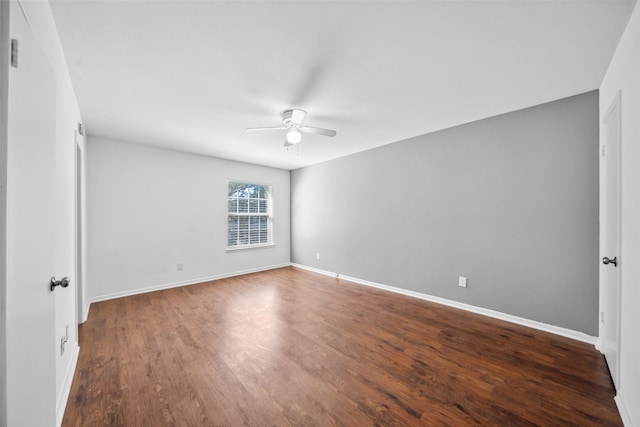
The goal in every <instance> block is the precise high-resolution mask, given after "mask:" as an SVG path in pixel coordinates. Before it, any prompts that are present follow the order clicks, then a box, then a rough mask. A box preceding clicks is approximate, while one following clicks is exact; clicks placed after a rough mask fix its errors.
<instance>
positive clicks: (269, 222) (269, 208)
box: [227, 179, 274, 251]
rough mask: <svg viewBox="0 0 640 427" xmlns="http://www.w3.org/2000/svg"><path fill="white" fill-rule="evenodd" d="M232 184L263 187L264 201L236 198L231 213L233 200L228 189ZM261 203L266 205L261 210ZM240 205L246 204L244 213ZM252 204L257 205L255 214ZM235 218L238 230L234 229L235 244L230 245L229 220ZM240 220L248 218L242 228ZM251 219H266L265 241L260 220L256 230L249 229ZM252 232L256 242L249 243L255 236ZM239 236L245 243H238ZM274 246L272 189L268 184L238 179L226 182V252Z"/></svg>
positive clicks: (261, 199) (251, 198)
mask: <svg viewBox="0 0 640 427" xmlns="http://www.w3.org/2000/svg"><path fill="white" fill-rule="evenodd" d="M232 184H244V185H248V186H259V187H265V188H266V192H267V197H266V199H265V198H263V197H255V198H253V197H249V198H245V197H236V198H235V200H236V203H235V208H236V210H235V211H233V210H232V209H231V208H232V206H233V203H232V201H233V200H234V198H232V197H230V195H229V188H230V186H231V185H232ZM262 201H264V203H265V204H266V206H265V208H261V206H262ZM242 204H246V211H244V207H242V206H241V205H242ZM252 204H253V205H254V206H255V205H257V206H258V208H257V210H258V211H257V212H256V211H254V212H252V210H253V209H252V208H251V206H252ZM232 218H237V219H238V220H237V221H236V224H237V225H238V228H237V229H236V237H237V240H236V244H230V238H231V233H232V232H233V230H232V229H231V223H232V221H231V219H232ZM241 218H248V220H247V222H246V224H244V226H242V225H241ZM252 218H265V219H266V236H265V237H266V240H265V239H264V238H263V236H262V235H261V234H262V233H261V232H262V231H263V228H262V224H261V222H262V221H260V219H258V228H257V229H253V228H252V227H251V220H252ZM252 231H255V232H256V233H257V235H258V241H257V242H254V243H251V240H253V239H252V237H253V236H255V234H252ZM241 235H242V236H244V237H242V240H247V242H246V243H240V239H241ZM271 246H274V243H273V188H272V186H271V185H270V184H264V183H259V182H251V181H246V180H240V179H229V180H228V181H227V251H237V250H242V249H253V248H264V247H271Z"/></svg>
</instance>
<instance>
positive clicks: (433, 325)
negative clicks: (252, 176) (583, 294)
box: [63, 268, 622, 427]
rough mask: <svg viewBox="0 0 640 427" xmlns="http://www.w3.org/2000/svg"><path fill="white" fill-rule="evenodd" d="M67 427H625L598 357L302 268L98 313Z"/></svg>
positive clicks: (154, 296)
mask: <svg viewBox="0 0 640 427" xmlns="http://www.w3.org/2000/svg"><path fill="white" fill-rule="evenodd" d="M80 346H81V349H80V359H79V362H78V368H77V371H76V374H75V377H74V380H73V386H72V389H71V395H70V397H69V403H68V405H67V409H66V412H65V416H64V421H63V425H64V426H83V427H84V426H98V425H99V426H104V425H108V426H153V427H157V426H242V425H247V426H267V425H274V426H289V425H291V426H326V425H342V426H367V425H381V426H416V425H437V426H445V425H450V426H466V425H487V426H533V425H538V426H554V425H557V426H570V425H574V426H621V425H622V422H621V420H620V417H619V416H618V413H617V411H616V408H615V404H614V401H613V397H614V391H613V387H612V385H611V380H610V378H609V375H608V372H607V368H606V365H605V362H604V360H603V357H602V355H601V354H600V353H598V352H597V351H596V350H595V349H594V348H593V346H591V345H588V344H584V343H581V342H577V341H573V340H571V339H567V338H562V337H558V336H555V335H552V334H548V333H544V332H540V331H536V330H532V329H528V328H525V327H521V326H516V325H513V324H510V323H505V322H501V321H498V320H495V319H490V318H486V317H483V316H479V315H475V314H472V313H467V312H464V311H460V310H457V309H453V308H449V307H445V306H441V305H438V304H433V303H429V302H425V301H422V300H418V299H413V298H409V297H404V296H401V295H396V294H392V293H387V292H384V291H380V290H377V289H373V288H368V287H364V286H360V285H356V284H353V283H349V282H345V281H343V280H338V279H333V278H329V277H326V276H321V275H318V274H314V273H309V272H306V271H303V270H299V269H295V268H283V269H278V270H272V271H269V272H264V273H256V274H250V275H246V276H241V277H235V278H230V279H224V280H219V281H215V282H208V283H203V284H200V285H193V286H187V287H183V288H175V289H170V290H166V291H159V292H153V293H148V294H144V295H138V296H132V297H126V298H120V299H116V300H111V301H105V302H101V303H96V304H93V305H92V306H91V312H90V316H89V320H88V321H87V322H86V323H85V324H83V325H82V326H81V327H80Z"/></svg>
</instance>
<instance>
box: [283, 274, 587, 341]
mask: <svg viewBox="0 0 640 427" xmlns="http://www.w3.org/2000/svg"><path fill="white" fill-rule="evenodd" d="M291 265H292V266H293V267H297V268H301V269H303V270H308V271H313V272H315V273H319V274H324V275H325V276H330V277H336V278H339V279H343V280H347V281H349V282H354V283H358V284H360V285H365V286H371V287H374V288H378V289H383V290H385V291H390V292H395V293H397V294H402V295H407V296H410V297H414V298H419V299H422V300H425V301H430V302H435V303H438V304H443V305H447V306H449V307H455V308H459V309H461V310H465V311H470V312H472V313H476V314H482V315H483V316H487V317H492V318H494V319H499V320H504V321H506V322H510V323H515V324H517V325H522V326H528V327H530V328H533V329H538V330H540V331H545V332H550V333H552V334H556V335H560V336H563V337H566V338H571V339H574V340H577V341H582V342H585V343H587V344H591V345H593V346H595V345H596V337H593V336H591V335H587V334H585V333H583V332H578V331H574V330H571V329H565V328H561V327H559V326H553V325H548V324H546V323H542V322H537V321H535V320H529V319H525V318H522V317H518V316H513V315H511V314H506V313H501V312H499V311H494V310H489V309H487V308H482V307H477V306H475V305H470V304H465V303H461V302H458V301H453V300H449V299H446V298H440V297H436V296H433V295H427V294H423V293H420V292H415V291H410V290H407V289H402V288H396V287H394V286H388V285H383V284H381V283H376V282H370V281H368V280H363V279H358V278H356V277H350V276H344V275H342V274H339V273H333V272H330V271H325V270H319V269H317V268H313V267H309V266H306V265H301V264H296V263H291Z"/></svg>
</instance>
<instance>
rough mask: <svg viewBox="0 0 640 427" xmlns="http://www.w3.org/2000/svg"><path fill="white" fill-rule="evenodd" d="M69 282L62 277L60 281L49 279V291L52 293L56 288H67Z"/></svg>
mask: <svg viewBox="0 0 640 427" xmlns="http://www.w3.org/2000/svg"><path fill="white" fill-rule="evenodd" d="M70 281H71V280H69V278H68V277H63V278H62V279H61V280H56V278H55V277H52V278H51V290H52V291H53V290H54V289H55V287H56V286H60V287H63V288H66V287H67V286H69V282H70Z"/></svg>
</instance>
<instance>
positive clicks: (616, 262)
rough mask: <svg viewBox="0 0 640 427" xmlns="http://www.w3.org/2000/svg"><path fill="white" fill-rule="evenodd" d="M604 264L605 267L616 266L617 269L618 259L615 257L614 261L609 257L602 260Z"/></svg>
mask: <svg viewBox="0 0 640 427" xmlns="http://www.w3.org/2000/svg"><path fill="white" fill-rule="evenodd" d="M602 263H603V264H604V265H607V264H613V265H614V266H616V267H617V266H618V257H617V256H614V257H613V258H612V259H609V258H607V257H604V258H602Z"/></svg>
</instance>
